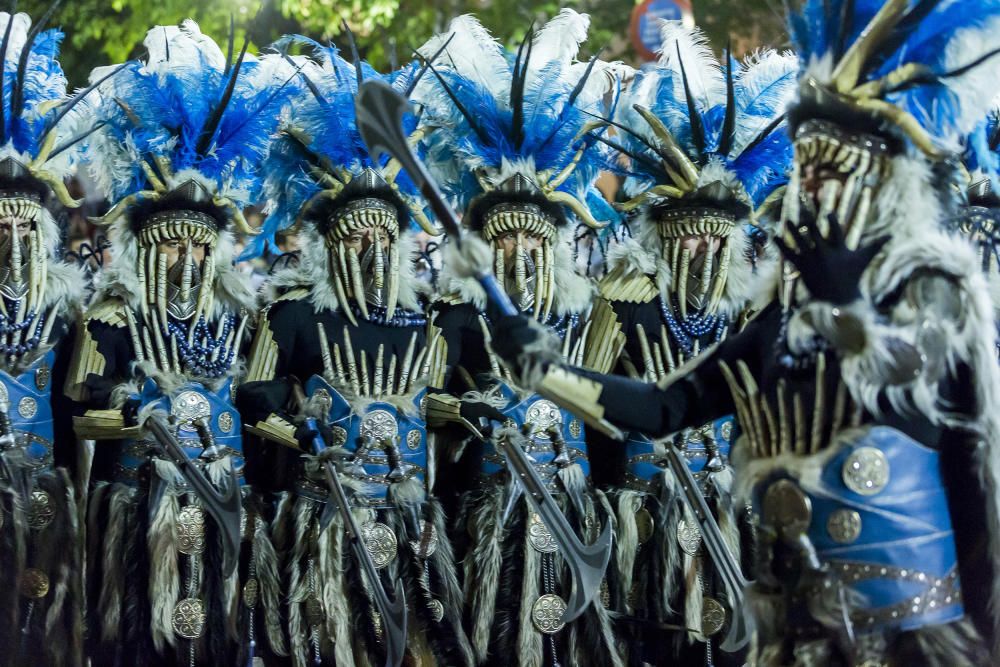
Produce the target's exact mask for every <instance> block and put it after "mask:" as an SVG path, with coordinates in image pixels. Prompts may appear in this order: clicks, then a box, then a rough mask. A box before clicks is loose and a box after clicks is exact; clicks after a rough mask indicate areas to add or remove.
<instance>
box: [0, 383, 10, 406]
mask: <svg viewBox="0 0 1000 667" xmlns="http://www.w3.org/2000/svg"><path fill="white" fill-rule="evenodd" d="M0 401H3V402H4V403H10V394H8V393H7V385H5V384H4V383H3V382H0Z"/></svg>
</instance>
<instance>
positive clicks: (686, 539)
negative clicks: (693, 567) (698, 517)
mask: <svg viewBox="0 0 1000 667" xmlns="http://www.w3.org/2000/svg"><path fill="white" fill-rule="evenodd" d="M677 543H678V544H680V545H681V549H682V550H683V551H684V553H686V554H687V555H688V556H697V555H698V549H699V548H700V547H701V530H700V529H699V528H698V524H696V523H695V522H693V521H690V522H689V521H687V520H686V519H681V520H680V521H678V522H677Z"/></svg>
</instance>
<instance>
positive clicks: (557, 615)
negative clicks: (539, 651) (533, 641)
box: [531, 594, 566, 635]
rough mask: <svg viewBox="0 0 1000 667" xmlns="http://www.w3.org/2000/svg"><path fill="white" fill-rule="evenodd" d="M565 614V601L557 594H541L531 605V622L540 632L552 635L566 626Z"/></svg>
mask: <svg viewBox="0 0 1000 667" xmlns="http://www.w3.org/2000/svg"><path fill="white" fill-rule="evenodd" d="M565 614H566V602H565V600H563V599H562V598H561V597H559V596H558V595H552V594H548V595H543V596H541V597H540V598H538V599H537V600H535V604H533V605H531V622H532V624H533V625H534V626H535V629H536V630H538V631H539V632H541V633H542V634H546V635H554V634H555V633H557V632H559V631H560V630H562V629H563V628H564V627H565V626H566V624H565V623H563V616H564V615H565Z"/></svg>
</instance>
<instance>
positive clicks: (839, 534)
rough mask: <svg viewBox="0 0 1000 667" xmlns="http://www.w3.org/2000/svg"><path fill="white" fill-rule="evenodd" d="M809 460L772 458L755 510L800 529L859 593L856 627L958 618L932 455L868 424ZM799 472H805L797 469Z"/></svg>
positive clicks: (954, 561)
mask: <svg viewBox="0 0 1000 667" xmlns="http://www.w3.org/2000/svg"><path fill="white" fill-rule="evenodd" d="M810 458H812V459H814V460H815V462H816V467H813V466H804V465H797V466H796V467H795V470H790V469H785V468H783V467H782V466H781V465H780V464H776V465H775V467H774V470H773V471H771V473H772V474H769V475H767V477H766V479H763V480H762V481H761V482H759V483H757V485H756V486H755V488H754V492H753V496H754V511H755V512H756V513H757V514H758V516H759V518H760V520H761V524H762V525H763V526H765V527H771V528H773V529H774V530H777V531H779V533H780V531H781V530H782V526H784V527H786V528H785V529H786V530H788V528H787V527H789V526H791V527H792V528H796V529H803V528H804V529H805V533H806V535H807V536H808V538H809V540H810V542H811V543H812V545H813V546H814V547H815V550H816V553H817V555H818V556H819V559H820V561H821V562H822V563H824V564H826V565H827V566H828V567H829V569H830V572H831V573H832V574H833V575H834V577H835V579H836V580H837V581H839V582H840V583H841V584H842V585H844V586H845V587H846V588H847V589H848V591H849V593H852V594H853V595H848V598H849V599H857V600H859V602H858V603H856V604H855V606H853V607H851V620H852V621H853V623H854V626H855V629H856V630H857V631H860V632H866V631H867V632H873V631H877V630H886V629H896V630H913V629H916V628H920V627H922V626H926V625H934V624H941V623H947V622H950V621H954V620H958V619H960V618H961V617H962V615H963V607H962V602H961V590H960V585H959V579H958V557H957V553H956V547H955V539H954V533H953V532H952V521H951V515H950V513H949V510H948V498H947V494H946V490H945V486H944V480H943V479H942V476H941V469H940V466H941V461H940V454H939V453H938V452H937V451H935V450H933V449H930V448H928V447H925V446H923V445H921V444H920V443H919V442H917V441H915V440H913V439H911V438H909V437H908V436H906V435H904V434H903V433H901V432H899V431H897V430H895V429H892V428H889V427H886V426H875V427H871V428H869V429H864V430H857V431H854V435H852V436H851V437H849V438H848V439H847V440H846V441H843V440H842V444H841V445H840V446H839V447H838V448H837V450H836V452H835V453H834V454H832V455H829V454H827V455H826V456H824V455H823V454H820V455H817V456H815V457H810ZM799 460H800V462H802V463H805V462H806V461H808V459H805V458H803V459H799ZM803 470H809V471H810V473H809V474H798V473H796V471H803ZM801 616H805V615H801ZM810 622H811V621H810V619H808V618H807V617H806V618H802V617H799V618H797V619H791V618H790V619H789V623H791V624H793V625H798V624H808V623H810Z"/></svg>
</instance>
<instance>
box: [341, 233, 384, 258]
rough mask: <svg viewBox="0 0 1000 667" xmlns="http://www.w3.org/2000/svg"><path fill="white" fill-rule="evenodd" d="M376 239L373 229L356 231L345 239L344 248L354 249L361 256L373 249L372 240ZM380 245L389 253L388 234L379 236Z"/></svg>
mask: <svg viewBox="0 0 1000 667" xmlns="http://www.w3.org/2000/svg"><path fill="white" fill-rule="evenodd" d="M374 238H375V233H374V230H373V229H372V228H371V227H368V228H362V229H356V230H354V231H353V232H351V234H350V235H349V236H348V237H347V238H345V239H344V246H345V247H347V248H354V250H355V251H357V253H358V255H359V256H361V255H363V254H364V252H365V251H366V250H368V248H369V247H371V244H372V239H374ZM379 243H380V244H381V246H382V251H383V252H388V251H389V236H388V235H387V234H379Z"/></svg>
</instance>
